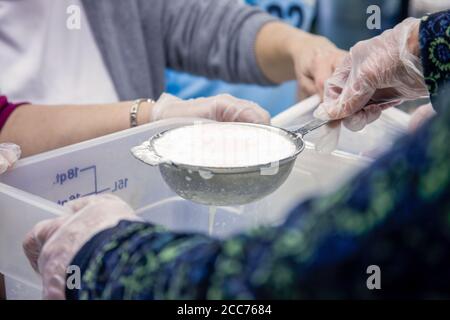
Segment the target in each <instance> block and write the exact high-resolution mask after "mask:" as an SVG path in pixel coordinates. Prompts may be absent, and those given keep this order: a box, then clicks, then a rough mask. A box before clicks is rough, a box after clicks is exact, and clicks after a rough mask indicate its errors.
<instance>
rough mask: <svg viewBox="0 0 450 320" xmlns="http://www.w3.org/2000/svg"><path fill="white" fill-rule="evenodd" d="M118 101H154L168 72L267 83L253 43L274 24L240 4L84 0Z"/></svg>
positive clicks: (218, 0) (208, 0) (222, 0)
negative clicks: (267, 25)
mask: <svg viewBox="0 0 450 320" xmlns="http://www.w3.org/2000/svg"><path fill="white" fill-rule="evenodd" d="M83 5H84V8H85V10H86V13H87V16H88V19H89V23H90V25H91V28H92V30H93V33H94V37H95V39H96V41H97V44H98V46H99V48H100V51H101V53H102V56H103V59H104V61H105V64H106V66H107V68H108V70H109V73H110V76H111V78H112V80H113V83H114V85H115V88H116V91H117V93H118V95H119V97H120V99H121V100H130V99H135V98H138V97H150V98H158V97H159V95H160V94H161V93H162V92H163V91H164V88H165V82H164V74H165V69H166V67H169V68H173V69H175V70H182V71H187V72H191V73H193V74H198V75H203V76H206V77H209V78H217V79H222V80H225V81H230V82H243V83H257V84H262V85H265V84H270V82H269V81H268V80H267V79H266V78H265V77H264V75H263V74H262V72H261V70H260V69H259V67H258V64H257V61H256V57H255V51H254V46H255V39H256V35H257V33H258V31H259V30H260V29H261V27H262V26H263V25H264V24H265V23H267V22H269V21H272V20H273V18H271V17H270V16H269V15H267V14H265V13H263V12H262V11H260V10H259V9H256V8H252V7H249V6H246V5H244V4H243V3H242V1H239V0H126V1H125V0H83Z"/></svg>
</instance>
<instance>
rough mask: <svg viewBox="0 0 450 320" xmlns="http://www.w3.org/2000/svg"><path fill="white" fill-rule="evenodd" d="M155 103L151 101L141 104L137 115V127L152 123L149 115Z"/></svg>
mask: <svg viewBox="0 0 450 320" xmlns="http://www.w3.org/2000/svg"><path fill="white" fill-rule="evenodd" d="M154 105H155V102H154V101H153V100H146V101H144V102H142V104H141V110H140V111H139V113H138V118H137V120H138V126H140V125H143V124H146V123H149V122H151V121H153V120H152V119H151V114H152V110H153V106H154Z"/></svg>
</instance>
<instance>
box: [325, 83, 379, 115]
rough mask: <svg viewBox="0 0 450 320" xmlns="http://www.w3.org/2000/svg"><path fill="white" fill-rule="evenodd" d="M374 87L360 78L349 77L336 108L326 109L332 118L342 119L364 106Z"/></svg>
mask: <svg viewBox="0 0 450 320" xmlns="http://www.w3.org/2000/svg"><path fill="white" fill-rule="evenodd" d="M374 92H375V89H373V88H371V87H370V86H369V85H368V84H367V83H366V82H365V81H364V80H362V79H356V80H355V79H352V78H350V79H349V80H348V81H347V84H346V85H345V87H344V89H343V91H342V94H341V96H340V98H339V100H338V104H337V108H332V109H331V110H328V112H329V113H330V115H331V117H333V119H338V118H340V119H342V118H346V117H348V116H351V115H352V114H354V113H356V112H358V111H359V110H361V109H362V108H364V107H365V106H366V105H367V103H368V102H369V101H370V99H371V98H372V96H373V94H374Z"/></svg>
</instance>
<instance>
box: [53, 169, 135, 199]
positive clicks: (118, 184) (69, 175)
mask: <svg viewBox="0 0 450 320" xmlns="http://www.w3.org/2000/svg"><path fill="white" fill-rule="evenodd" d="M89 171H91V172H92V173H93V178H94V181H93V182H94V190H93V191H91V192H88V193H86V194H83V195H81V194H80V193H75V194H72V195H69V196H68V197H67V198H66V199H62V200H58V201H57V203H58V204H59V205H64V204H66V203H67V202H69V201H72V200H75V199H78V198H82V197H87V196H92V195H96V194H100V193H105V192H108V191H110V192H117V191H120V190H123V189H126V188H128V178H122V179H119V180H116V181H114V187H113V188H111V187H109V188H104V189H101V190H98V178H97V166H96V165H92V166H89V167H85V168H81V169H80V168H78V167H74V168H71V169H69V170H67V171H65V172H62V173H57V174H56V179H55V181H54V182H53V184H54V185H55V184H59V185H63V184H65V183H66V182H68V181H70V180H74V179H77V178H79V177H80V176H81V173H86V172H89Z"/></svg>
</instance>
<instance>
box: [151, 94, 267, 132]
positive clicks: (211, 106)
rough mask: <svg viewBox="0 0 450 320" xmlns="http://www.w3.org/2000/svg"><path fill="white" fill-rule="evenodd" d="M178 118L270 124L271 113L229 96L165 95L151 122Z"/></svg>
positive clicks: (159, 101) (153, 111)
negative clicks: (187, 98) (185, 98)
mask: <svg viewBox="0 0 450 320" xmlns="http://www.w3.org/2000/svg"><path fill="white" fill-rule="evenodd" d="M178 117H198V118H206V119H211V120H215V121H224V122H252V123H261V124H269V123H270V115H269V113H268V112H267V111H266V110H264V109H263V108H261V107H260V106H258V105H257V104H256V103H254V102H250V101H247V100H241V99H237V98H235V97H233V96H231V95H228V94H221V95H218V96H215V97H210V98H198V99H191V100H181V99H179V98H177V97H174V96H172V95H170V94H167V93H164V94H162V95H161V97H160V98H159V99H158V101H157V102H156V104H155V105H154V106H153V110H152V114H151V121H157V120H162V119H168V118H178Z"/></svg>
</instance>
